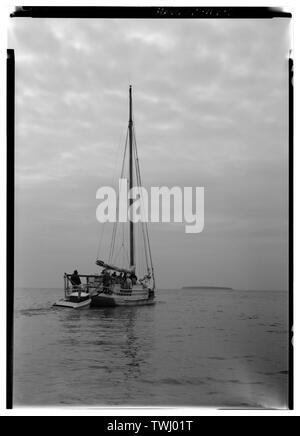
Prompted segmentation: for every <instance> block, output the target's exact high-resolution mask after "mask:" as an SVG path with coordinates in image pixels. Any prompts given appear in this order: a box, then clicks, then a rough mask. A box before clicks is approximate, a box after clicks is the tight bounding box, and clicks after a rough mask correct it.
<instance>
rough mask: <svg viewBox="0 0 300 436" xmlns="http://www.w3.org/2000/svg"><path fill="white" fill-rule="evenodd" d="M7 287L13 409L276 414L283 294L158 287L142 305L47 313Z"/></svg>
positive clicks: (46, 294) (51, 293)
mask: <svg viewBox="0 0 300 436" xmlns="http://www.w3.org/2000/svg"><path fill="white" fill-rule="evenodd" d="M61 294H62V291H61V290H57V289H16V290H15V340H14V342H15V343H14V350H15V356H14V405H15V406H29V405H38V406H51V405H52V406H63V405H65V406H67V405H76V406H125V405H126V406H129V405H133V406H197V407H199V406H210V407H225V408H231V407H232V408H240V407H241V408H283V407H287V395H288V388H287V383H288V372H287V370H288V327H287V319H288V318H287V306H288V297H287V294H286V293H284V292H272V291H268V292H258V291H247V292H246V291H230V290H229V291H228V290H203V289H201V290H197V289H188V290H187V289H186V290H162V291H158V293H157V303H156V305H154V306H145V307H115V308H93V309H89V308H86V309H80V310H78V309H77V310H74V309H66V308H59V307H56V308H54V307H52V304H53V302H54V301H55V300H57V299H58V298H59V297H61Z"/></svg>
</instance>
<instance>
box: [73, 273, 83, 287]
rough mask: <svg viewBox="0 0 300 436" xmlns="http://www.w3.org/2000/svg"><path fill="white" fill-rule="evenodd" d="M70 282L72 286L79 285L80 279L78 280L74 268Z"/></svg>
mask: <svg viewBox="0 0 300 436" xmlns="http://www.w3.org/2000/svg"><path fill="white" fill-rule="evenodd" d="M71 283H72V285H73V286H79V285H81V280H80V277H79V275H78V271H77V270H76V269H75V271H74V272H73V274H72V275H71Z"/></svg>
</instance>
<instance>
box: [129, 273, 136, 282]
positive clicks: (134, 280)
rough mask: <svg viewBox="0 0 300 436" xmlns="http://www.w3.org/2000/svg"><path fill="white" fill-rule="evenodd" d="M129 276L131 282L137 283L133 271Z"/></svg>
mask: <svg viewBox="0 0 300 436" xmlns="http://www.w3.org/2000/svg"><path fill="white" fill-rule="evenodd" d="M130 278H131V281H132V284H133V285H136V284H137V276H136V274H135V272H133V273H131V276H130Z"/></svg>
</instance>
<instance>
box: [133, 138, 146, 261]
mask: <svg viewBox="0 0 300 436" xmlns="http://www.w3.org/2000/svg"><path fill="white" fill-rule="evenodd" d="M134 152H135V157H136V177H137V181H138V185H139V186H142V181H141V177H140V166H139V159H138V154H137V144H136V136H135V131H134ZM141 203H142V208H143V209H144V210H145V207H144V203H143V196H141ZM141 224H142V234H143V240H144V250H145V257H146V264H147V269H149V257H148V251H147V242H146V234H145V228H144V224H145V223H141Z"/></svg>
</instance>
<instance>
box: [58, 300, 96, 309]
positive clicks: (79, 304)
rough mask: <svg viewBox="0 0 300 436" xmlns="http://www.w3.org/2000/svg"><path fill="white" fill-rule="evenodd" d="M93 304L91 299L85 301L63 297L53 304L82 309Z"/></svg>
mask: <svg viewBox="0 0 300 436" xmlns="http://www.w3.org/2000/svg"><path fill="white" fill-rule="evenodd" d="M90 304H91V299H90V298H89V299H87V300H84V301H70V300H66V299H64V298H62V299H61V300H58V301H56V302H55V303H54V304H53V306H57V307H69V308H71V309H81V308H82V307H89V306H90Z"/></svg>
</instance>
